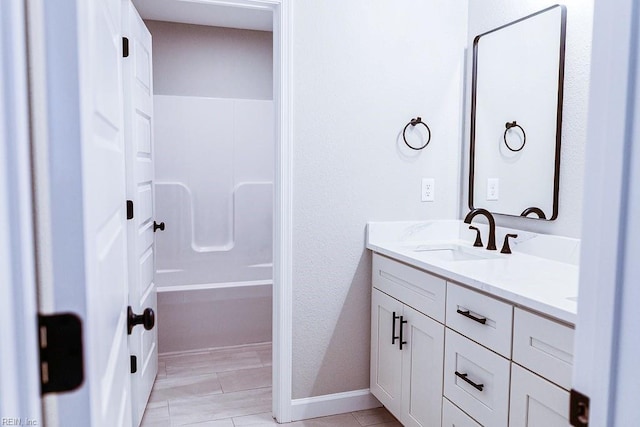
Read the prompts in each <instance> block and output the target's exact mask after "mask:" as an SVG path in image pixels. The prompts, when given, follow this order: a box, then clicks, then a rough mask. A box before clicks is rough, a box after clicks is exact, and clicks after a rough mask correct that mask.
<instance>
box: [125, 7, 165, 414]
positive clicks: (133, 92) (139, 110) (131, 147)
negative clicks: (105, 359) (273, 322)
mask: <svg viewBox="0 0 640 427" xmlns="http://www.w3.org/2000/svg"><path fill="white" fill-rule="evenodd" d="M123 23H124V24H123V27H124V28H123V30H124V36H125V37H127V38H128V40H129V42H128V44H129V55H128V56H127V57H126V58H123V62H122V64H123V79H124V102H125V108H124V125H125V150H126V171H127V199H128V200H130V201H132V202H133V218H132V219H130V220H129V221H128V224H127V237H128V259H129V305H130V306H131V308H132V310H133V312H134V313H135V314H142V313H143V312H144V311H145V310H147V309H151V310H152V311H153V313H155V312H156V308H157V303H156V287H155V284H154V280H153V275H154V271H155V262H154V261H155V254H154V238H153V235H154V215H153V213H154V206H153V193H154V189H153V83H152V64H151V34H150V33H149V31H148V30H147V28H146V26H145V25H144V23H143V22H142V19H141V18H140V16H139V15H138V12H137V11H136V9H135V8H134V7H133V5H132V4H131V2H130V1H129V0H126V1H124V3H123ZM157 343H158V333H157V329H156V328H155V327H152V328H151V329H149V330H147V329H145V328H143V327H135V328H133V330H132V331H131V334H130V335H129V351H130V352H131V357H132V360H133V358H135V365H136V370H135V372H132V373H131V394H132V395H131V403H132V412H133V424H134V425H139V424H140V421H141V420H142V416H143V415H144V410H145V406H146V404H147V401H148V399H149V395H150V394H151V388H152V387H153V382H154V380H155V378H156V373H157V372H158V345H157Z"/></svg>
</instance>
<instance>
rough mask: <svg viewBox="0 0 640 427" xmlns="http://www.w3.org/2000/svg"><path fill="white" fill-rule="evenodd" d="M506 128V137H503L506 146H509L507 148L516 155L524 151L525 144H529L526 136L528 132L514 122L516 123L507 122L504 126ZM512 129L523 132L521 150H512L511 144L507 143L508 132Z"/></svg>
mask: <svg viewBox="0 0 640 427" xmlns="http://www.w3.org/2000/svg"><path fill="white" fill-rule="evenodd" d="M504 127H505V129H504V135H502V139H504V144H505V145H506V146H507V148H508V149H509V150H511V151H513V152H514V153H516V152H518V151H520V150H522V149H523V148H524V144H526V143H527V134H526V132H525V131H524V129H523V128H522V126H520V125H519V124H518V123H516V121H515V120H514V121H512V122H507V123H505V124H504ZM511 128H520V130H521V131H522V136H523V140H522V145H521V146H520V148H516V149H514V148H512V147H511V146H510V145H509V142H508V141H507V132H509V129H511Z"/></svg>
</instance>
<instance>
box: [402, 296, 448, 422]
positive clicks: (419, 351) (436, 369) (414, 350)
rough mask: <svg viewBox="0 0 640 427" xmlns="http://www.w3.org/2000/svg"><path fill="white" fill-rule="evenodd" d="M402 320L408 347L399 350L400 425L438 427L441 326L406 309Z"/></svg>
mask: <svg viewBox="0 0 640 427" xmlns="http://www.w3.org/2000/svg"><path fill="white" fill-rule="evenodd" d="M403 316H404V320H407V323H406V324H405V325H403V326H401V327H403V328H404V332H403V337H406V338H405V341H406V342H407V344H405V346H406V347H405V348H406V349H405V348H403V350H402V355H403V356H402V357H403V360H402V405H403V409H402V423H403V424H404V425H405V426H407V427H430V426H439V425H440V422H441V403H442V370H443V368H444V366H443V364H444V326H443V325H441V324H440V323H438V322H436V321H435V320H433V319H431V318H429V317H427V316H425V315H424V314H422V313H420V312H418V311H416V310H414V309H412V308H411V307H407V306H405V307H404V314H403ZM403 347H404V346H403Z"/></svg>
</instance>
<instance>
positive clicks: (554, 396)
mask: <svg viewBox="0 0 640 427" xmlns="http://www.w3.org/2000/svg"><path fill="white" fill-rule="evenodd" d="M510 402H511V403H510V407H511V411H510V413H509V426H510V427H527V426H543V427H568V426H569V392H568V391H566V390H564V389H562V388H560V387H558V386H557V385H555V384H552V383H550V382H549V381H547V380H545V379H544V378H542V377H540V376H538V375H536V374H534V373H532V372H531V371H528V370H526V369H524V368H522V367H520V366H519V365H518V364H516V363H512V364H511V401H510Z"/></svg>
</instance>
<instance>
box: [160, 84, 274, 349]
mask: <svg viewBox="0 0 640 427" xmlns="http://www.w3.org/2000/svg"><path fill="white" fill-rule="evenodd" d="M154 109H155V111H154V114H155V123H156V124H155V152H156V166H155V167H156V169H155V195H156V199H155V200H156V218H159V220H161V221H163V222H164V223H165V224H166V228H165V230H164V231H163V232H162V233H159V234H158V235H157V236H156V250H157V255H156V284H157V287H158V324H159V328H158V334H159V336H158V340H159V350H160V352H161V353H168V352H178V351H186V350H195V349H203V348H212V347H222V346H231V345H241V344H249V343H257V342H267V341H271V310H272V308H271V295H272V292H271V288H272V217H273V176H274V142H275V141H274V129H273V126H274V125H273V123H274V120H273V114H274V113H273V102H272V101H264V100H250V99H220V98H203V97H191V96H168V95H155V97H154Z"/></svg>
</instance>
